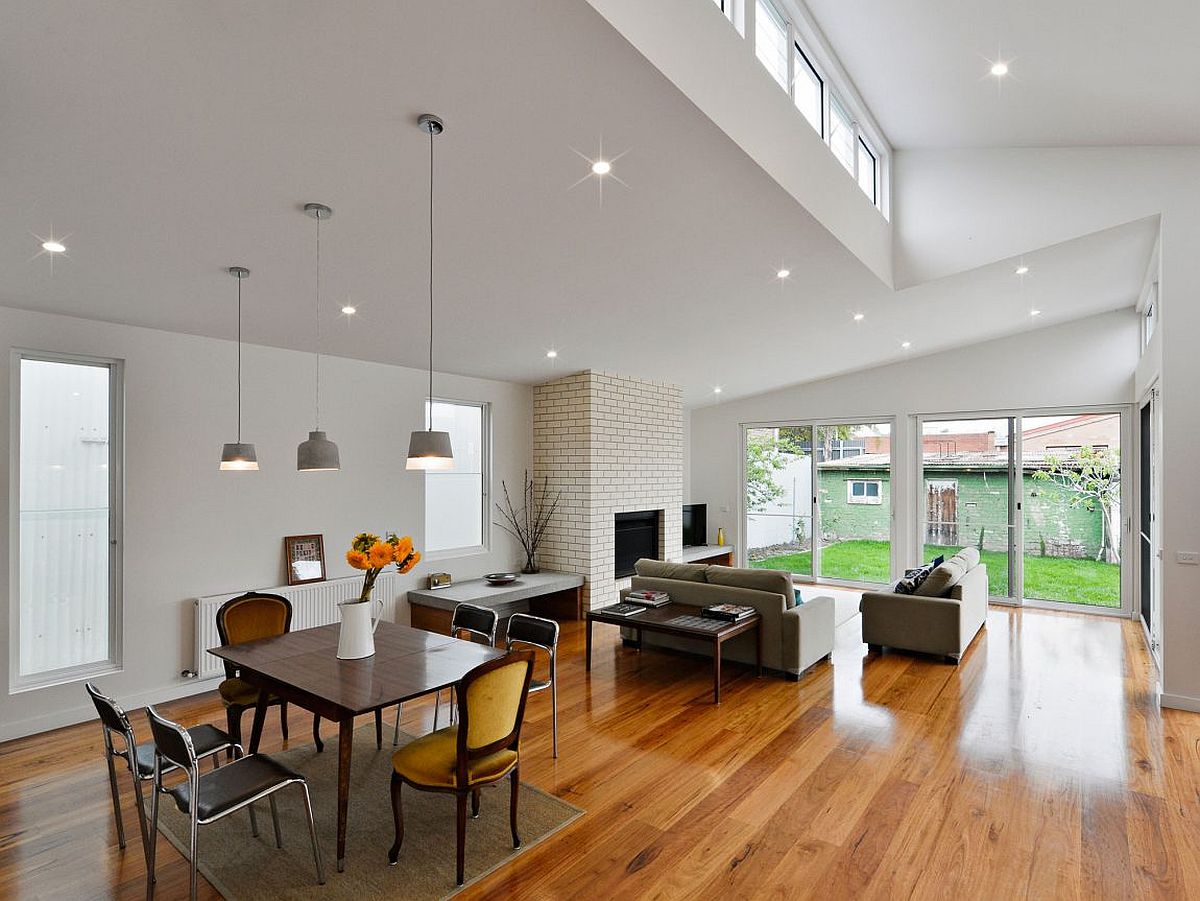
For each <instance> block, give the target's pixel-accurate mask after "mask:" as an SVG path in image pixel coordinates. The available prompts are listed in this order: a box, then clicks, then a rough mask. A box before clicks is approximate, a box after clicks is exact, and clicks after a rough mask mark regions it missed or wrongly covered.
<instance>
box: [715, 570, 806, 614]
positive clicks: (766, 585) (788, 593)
mask: <svg viewBox="0 0 1200 901" xmlns="http://www.w3.org/2000/svg"><path fill="white" fill-rule="evenodd" d="M707 575H708V581H709V583H710V584H712V585H728V586H730V587H731V588H752V589H754V590H755V591H769V592H770V593H771V594H781V595H783V596H784V597H785V598H787V605H788V606H789V607H791V606H794V605H795V603H796V595H795V587H794V586H793V585H792V574H791V573H785V572H783V571H782V570H777V569H740V568H738V567H735V566H710V567H709V568H708V573H707Z"/></svg>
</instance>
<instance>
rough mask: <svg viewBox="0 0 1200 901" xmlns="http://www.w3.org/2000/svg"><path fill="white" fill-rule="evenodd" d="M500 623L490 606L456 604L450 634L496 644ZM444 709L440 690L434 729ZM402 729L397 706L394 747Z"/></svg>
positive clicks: (452, 692)
mask: <svg viewBox="0 0 1200 901" xmlns="http://www.w3.org/2000/svg"><path fill="white" fill-rule="evenodd" d="M499 625H500V616H499V615H498V614H497V613H496V611H495V610H493V609H491V608H490V607H480V606H478V605H477V604H456V605H455V606H454V613H453V615H452V616H451V617H450V635H451V637H453V638H464V637H465V640H466V641H474V642H477V643H480V644H486V645H487V646H488V647H495V645H496V629H497V627H498V626H499ZM441 709H442V693H441V692H440V691H439V692H438V693H437V695H436V697H434V699H433V729H434V731H435V732H436V731H437V727H438V714H439V713H440V711H441ZM450 722H452V723H453V722H454V689H453V688H451V689H450ZM399 731H400V708H399V705H397V707H396V735H394V736H393V737H392V747H395V746H396V741H397V739H398V737H399Z"/></svg>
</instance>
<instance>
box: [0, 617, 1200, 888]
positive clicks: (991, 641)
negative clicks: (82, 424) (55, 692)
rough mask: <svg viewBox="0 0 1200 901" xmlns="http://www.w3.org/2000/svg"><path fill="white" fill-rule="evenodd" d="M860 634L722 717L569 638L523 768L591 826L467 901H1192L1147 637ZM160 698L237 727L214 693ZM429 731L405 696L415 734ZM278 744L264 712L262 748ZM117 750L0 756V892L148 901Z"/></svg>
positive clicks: (51, 745) (1026, 624)
mask: <svg viewBox="0 0 1200 901" xmlns="http://www.w3.org/2000/svg"><path fill="white" fill-rule="evenodd" d="M858 627H859V626H858V620H857V619H854V620H851V621H849V622H847V623H845V624H844V625H843V626H841V627H839V629H838V634H837V646H836V649H835V651H834V655H833V659H832V662H831V663H821V664H819V665H817V666H816V667H815V668H814V669H813V670H812V671H811V672H809V673H808V674H806V675H805V676H804V678H803V679H801V680H800V681H799V682H790V681H787V680H784V679H780V678H776V677H772V676H766V677H764V678H761V679H758V678H755V677H754V675H753V674H752V673H751V672H750V670H749V669H747V668H744V667H740V666H737V665H729V666H727V667H726V672H725V680H726V681H725V684H724V688H723V691H722V703H721V705H720V706H719V707H717V706H714V705H713V704H712V703H711V670H710V668H709V666H708V665H707V664H706V663H705V662H704V661H702V660H697V659H694V658H689V657H685V656H678V655H674V654H668V653H664V652H659V651H653V650H647V651H645V652H644V653H641V654H639V653H637V652H635V651H633V650H631V649H628V648H625V647H623V646H622V645H621V644H620V642H619V641H618V639H617V631H616V630H615V629H607V628H605V627H597V633H596V647H595V659H594V665H593V670H592V672H591V674H590V675H589V674H587V673H585V672H584V668H583V629H582V626H581V625H580V624H577V623H570V624H566V625H565V626H564V629H563V636H562V653H561V658H560V664H559V677H560V690H559V705H560V723H559V726H560V733H559V741H560V752H561V756H560V758H559V759H558V760H554V759H553V758H552V757H551V756H550V709H549V697H548V696H547V695H546V694H541V695H537V696H534V697H533V698H531V700H530V702H529V706H528V710H527V721H526V726H525V733H524V735H525V740H524V744H523V749H522V776H523V778H524V779H525V780H526V781H528V782H531V783H532V784H534V785H537V786H539V787H541V788H543V789H544V790H546V791H549V792H552V793H554V794H557V795H558V796H560V797H562V798H564V799H565V800H567V801H570V802H571V803H573V804H577V805H579V806H580V807H583V808H584V809H585V810H586V811H587V814H586V816H584V817H582V818H581V819H579V820H578V821H576V822H575V823H574V824H572V825H571V826H570V827H568V828H567V829H565V830H564V831H563V832H561V833H560V834H558V835H556V836H555V837H553V838H552V839H551V840H549V841H548V842H546V843H544V844H542V845H540V846H538V847H535V848H532V849H530V850H529V851H527V852H526V853H525V854H523V855H522V856H521V857H520V858H518V860H517V861H516V862H514V863H513V864H511V865H509V866H507V867H505V868H504V869H502V870H501V871H499V872H497V873H495V874H493V875H492V876H490V877H489V878H487V879H486V880H484V881H483V882H481V883H479V884H477V885H475V886H472V887H471V888H469V889H468V890H467V891H466V892H465V897H469V898H517V897H520V898H587V899H594V898H598V897H618V896H620V897H645V898H684V897H687V898H693V897H694V898H711V897H738V898H760V897H761V898H773V897H778V898H806V897H821V898H851V897H853V898H880V899H889V901H890V899H895V898H943V897H945V898H985V897H986V898H998V897H1003V898H1056V899H1057V898H1132V897H1146V898H1182V897H1189V896H1193V897H1200V715H1197V714H1189V713H1183V712H1179V711H1161V710H1159V708H1158V705H1157V702H1156V697H1155V693H1154V692H1155V686H1154V678H1155V670H1154V667H1153V664H1152V661H1151V660H1150V658H1149V656H1148V654H1147V651H1146V648H1145V645H1144V642H1143V638H1142V633H1141V630H1140V628H1139V627H1138V625H1137V624H1135V623H1133V622H1130V621H1128V620H1118V619H1112V618H1102V617H1089V616H1083V615H1074V614H1069V613H1059V612H1049V611H1035V610H1025V611H1021V610H1013V609H1008V608H993V609H992V610H991V611H989V615H988V626H987V629H986V630H985V632H984V633H983V634H982V635H981V636H980V638H979V639H978V640H977V641H976V643H975V644H974V646H973V647H972V648H971V650H970V651H969V652H968V654H967V655H966V656H965V657H964V659H963V661H962V664H961V665H960V666H958V667H954V666H949V665H947V664H945V663H943V662H940V661H938V660H934V659H932V658H926V657H916V656H908V655H904V654H900V653H892V652H888V653H886V654H884V655H882V656H880V655H878V654H870V655H868V654H867V652H866V647H865V645H863V644H862V643H861V642H860V641H859V636H858ZM81 692H82V689H81ZM162 707H163V710H164V711H165V713H166V714H167V715H168V716H171V717H173V718H175V719H178V720H179V721H181V722H183V723H184V724H185V725H193V724H196V723H201V722H212V723H216V724H218V725H222V724H223V721H224V715H223V712H222V709H221V706H220V702H219V701H218V699H217V698H216V696H215V694H213V693H209V694H205V695H200V696H197V697H194V698H188V699H185V700H181V701H176V702H171V703H167V704H164V705H162ZM291 719H292V745H293V746H295V745H296V744H297V743H298V742H306V741H307V740H308V734H309V723H310V721H308V718H307V717H306V716H305V715H304V714H303V713H302V712H300V711H295V712H294V713H293V715H292V717H291ZM135 720H136V723H137V728H138V733H139V737H144V736H146V735H147V734H148V729H147V728H146V726H145V720H144V717H142V716H141V715H136V716H135ZM366 722H367V719H365V718H364V720H363V724H365V723H366ZM431 722H432V706H431V705H430V704H429V703H415V704H410V705H406V707H405V713H404V721H403V723H402V726H403V728H405V729H406V730H408V731H411V732H414V733H421V732H424V731H427V730H428V729H429V728H430V727H431ZM389 726H390V724H389ZM248 727H249V718H247V728H248ZM325 735H326V737H327V738H329V739H333V738H334V735H333V729H332V727H331V726H329V725H328V724H327V725H326V728H325ZM283 747H285V743H284V742H283V739H282V735H281V734H280V731H279V720H278V715H277V713H276V712H275V711H272V712H271V715H270V716H269V718H268V724H267V729H266V731H265V733H264V739H263V749H264V751H267V752H271V751H275V750H279V749H281V748H283ZM101 749H102V742H101V736H100V729H99V727H98V726H97V725H96V724H95V723H86V724H81V725H79V726H72V727H69V728H66V729H60V730H57V731H55V732H51V733H47V734H45V735H40V736H34V737H30V738H26V739H19V740H17V741H11V742H7V743H5V744H2V745H0V898H6V899H7V898H22V899H23V898H134V897H138V898H140V897H144V894H145V868H144V864H143V862H142V855H141V849H140V845H139V843H138V839H137V821H136V817H135V814H134V810H133V806H132V797H133V793H132V790H131V789H130V787H129V785H128V782H127V781H126V780H125V779H123V781H122V790H123V793H124V794H123V798H124V802H125V823H126V834H127V836H128V837H129V846H128V848H127V849H126V850H125V851H124V852H121V851H119V850H118V848H117V841H116V830H115V828H114V826H113V822H112V812H111V807H110V804H109V800H108V789H107V780H106V775H105V769H104V765H103V758H102V751H101ZM379 790H380V792H386V791H387V786H386V785H381V786H379ZM315 803H321V799H315ZM352 803H353V801H352ZM447 815H448V816H449V815H452V814H451V813H450V808H447ZM380 829H384V830H387V829H390V824H388V823H380ZM467 853H468V855H469V854H470V847H468V850H467ZM159 854H160V863H159V884H160V888H159V891H158V897H160V898H175V897H181V896H184V895H185V894H186V888H187V867H186V864H185V862H184V861H183V859H182V858H181V857H180V855H179V854H178V853H176V852H175V850H174V849H173V848H172V847H171V846H170V845H168V844H167V843H166V842H160V843H159ZM379 865H380V866H384V865H385V863H384V861H382V860H381V861H380V862H379ZM399 876H400V874H397V877H398V881H397V892H398V897H399V896H400V895H401V894H402V887H401V883H400V879H399ZM312 894H313V897H316V898H319V897H320V895H321V893H320V890H319V889H317V888H316V887H315V886H314V889H313V892H312ZM201 897H205V898H214V897H217V896H216V893H215V892H214V891H213V890H212V889H211V888H210V887H209V886H208V885H207V884H203V885H202V891H201Z"/></svg>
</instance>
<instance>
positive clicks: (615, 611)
mask: <svg viewBox="0 0 1200 901" xmlns="http://www.w3.org/2000/svg"><path fill="white" fill-rule="evenodd" d="M596 612H597V613H606V614H608V615H609V616H636V615H637V614H639V613H645V612H646V608H645V607H639V606H638V605H637V604H613V605H612V606H611V607H601V608H600V609H599V610H597V611H596Z"/></svg>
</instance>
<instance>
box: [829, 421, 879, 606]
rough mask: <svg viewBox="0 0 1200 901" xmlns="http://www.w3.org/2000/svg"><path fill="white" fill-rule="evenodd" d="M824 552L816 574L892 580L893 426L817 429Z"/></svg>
mask: <svg viewBox="0 0 1200 901" xmlns="http://www.w3.org/2000/svg"><path fill="white" fill-rule="evenodd" d="M816 454H817V479H818V482H819V484H818V490H817V497H818V503H819V504H820V512H821V518H820V523H821V547H820V551H819V555H818V561H819V564H818V569H819V572H818V573H817V575H819V576H822V577H824V578H827V579H846V580H849V581H854V582H887V581H889V580H890V579H891V576H892V499H891V480H892V427H891V425H890V424H889V423H863V424H855V425H823V426H818V427H817V446H816Z"/></svg>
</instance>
